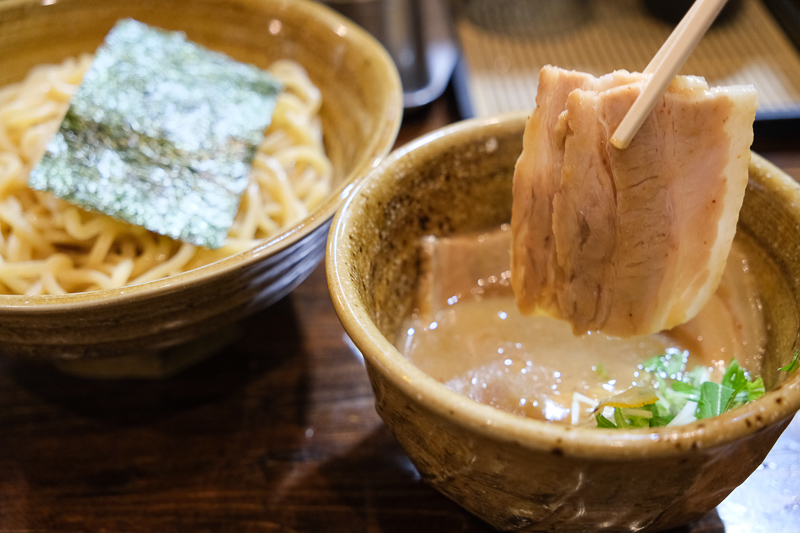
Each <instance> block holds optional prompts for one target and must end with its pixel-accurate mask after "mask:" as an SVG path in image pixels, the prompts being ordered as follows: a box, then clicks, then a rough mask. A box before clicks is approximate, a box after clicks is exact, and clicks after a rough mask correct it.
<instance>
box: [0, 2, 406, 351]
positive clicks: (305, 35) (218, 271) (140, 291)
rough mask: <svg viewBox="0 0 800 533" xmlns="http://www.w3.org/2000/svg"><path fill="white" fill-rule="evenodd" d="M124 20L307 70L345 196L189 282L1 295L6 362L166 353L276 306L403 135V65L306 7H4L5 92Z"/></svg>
mask: <svg viewBox="0 0 800 533" xmlns="http://www.w3.org/2000/svg"><path fill="white" fill-rule="evenodd" d="M125 17H132V18H135V19H137V20H140V21H142V22H146V23H149V24H152V25H155V26H158V27H161V28H164V29H168V30H180V31H183V32H185V33H186V34H187V36H188V38H189V39H191V40H193V41H195V42H198V43H200V44H202V45H204V46H206V47H208V48H210V49H213V50H217V51H221V52H224V53H226V54H228V55H230V56H231V57H233V58H235V59H237V60H240V61H244V62H249V63H253V64H256V65H259V66H262V67H266V66H268V65H269V64H270V63H272V62H273V61H275V60H277V59H281V58H286V59H294V60H296V61H298V62H299V63H300V64H301V65H303V66H304V67H305V68H306V70H307V71H308V73H309V75H310V77H311V78H312V81H313V82H314V83H315V84H316V85H317V86H318V87H319V88H320V90H321V92H322V95H323V100H324V104H323V107H322V110H321V115H322V121H323V132H324V133H323V136H324V141H325V147H326V151H327V153H328V156H329V157H330V159H331V160H332V162H333V167H334V186H333V191H332V193H331V194H330V195H329V197H328V198H327V199H326V200H325V201H324V202H323V203H322V205H321V206H320V207H319V208H317V209H316V210H315V211H314V212H313V213H311V214H310V215H309V216H308V217H307V218H305V219H304V220H302V221H301V222H299V223H298V224H295V225H294V226H292V227H290V228H287V229H286V230H285V231H283V233H281V234H279V235H277V236H276V237H274V238H272V239H270V240H269V241H265V242H264V243H263V244H260V245H259V246H257V247H256V248H254V249H252V250H250V251H247V252H244V253H240V254H238V255H234V256H232V257H229V258H227V259H224V260H222V261H219V262H217V263H214V264H211V265H208V266H204V267H202V268H197V269H195V270H192V271H189V272H187V273H185V274H181V275H177V276H174V277H170V278H166V279H162V280H159V281H154V282H151V283H145V284H141V285H137V286H130V287H126V288H124V289H119V290H102V291H95V292H87V293H81V294H72V295H65V296H38V297H30V298H28V297H20V296H0V350H2V351H3V352H5V353H7V354H14V355H21V356H30V357H38V358H50V359H68V360H75V359H81V358H87V357H100V356H120V355H129V354H136V355H139V354H146V353H156V352H159V351H161V350H164V349H166V348H169V347H172V346H176V345H182V344H184V343H187V342H189V341H196V340H197V339H198V338H199V337H201V336H204V335H205V336H206V337H209V334H210V333H211V332H215V331H218V330H220V328H222V327H223V326H225V325H226V324H230V323H232V322H234V321H237V320H238V319H241V318H242V317H244V316H246V315H248V314H250V313H253V312H255V311H257V310H259V309H261V308H264V307H265V306H267V305H269V304H270V303H272V302H275V301H276V300H278V299H279V298H281V297H282V296H284V295H286V294H287V293H288V292H289V291H291V290H292V289H293V288H294V287H295V286H296V285H298V284H299V283H300V282H301V281H302V280H303V279H305V277H306V276H307V275H308V274H309V273H310V272H311V271H312V270H313V269H314V267H315V266H316V265H317V264H318V263H319V261H321V259H322V257H323V255H324V251H325V241H326V238H327V231H328V228H329V225H330V220H331V218H332V216H333V214H334V212H335V211H336V209H337V208H338V207H340V206H341V204H342V202H343V199H344V197H345V195H346V193H347V191H348V187H349V185H350V184H351V182H352V181H353V180H354V179H355V178H356V177H359V176H361V175H363V174H364V173H365V172H366V171H367V170H369V169H371V168H372V167H374V166H375V165H377V163H378V162H379V161H380V160H381V159H382V158H383V157H384V156H385V155H386V154H387V153H388V151H389V150H390V149H391V147H392V145H393V143H394V140H395V138H396V135H397V132H398V129H399V126H400V120H401V114H402V90H401V87H400V80H399V76H398V74H397V70H396V68H395V66H394V63H393V62H392V61H391V59H390V58H389V56H388V54H387V53H386V52H385V50H384V49H383V48H382V47H381V46H380V44H379V43H378V42H377V41H376V40H375V39H374V38H372V37H371V36H370V35H368V34H367V33H366V32H365V31H363V30H361V29H360V28H359V27H357V26H356V25H355V24H353V23H351V22H349V21H348V20H347V19H345V18H344V17H342V16H340V15H338V14H336V13H335V12H333V11H332V10H331V9H329V8H327V7H325V6H323V5H321V4H319V3H316V2H310V1H305V0H292V1H290V0H197V1H193V2H191V4H188V3H186V2H184V1H181V0H142V1H136V2H126V1H121V0H114V1H105V2H97V1H94V0H58V1H53V2H50V1H42V0H30V1H28V0H5V1H3V2H0V86H3V85H6V84H8V83H11V82H15V81H19V80H21V79H22V78H23V77H24V76H25V74H26V73H27V72H28V70H29V69H30V68H31V67H33V66H35V65H38V64H42V63H54V62H60V61H61V60H63V59H64V58H66V57H69V56H76V55H79V54H80V53H83V52H93V51H94V50H95V49H96V48H97V46H98V45H99V44H100V43H101V42H102V41H103V38H104V37H105V35H106V34H107V33H108V31H109V30H110V28H111V27H112V26H113V25H114V23H115V22H116V21H117V20H118V19H121V18H125ZM210 337H214V338H219V335H215V334H211V335H210ZM199 344H202V345H208V342H207V341H202V342H200V343H199ZM212 344H213V342H212Z"/></svg>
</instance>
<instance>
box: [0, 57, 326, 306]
mask: <svg viewBox="0 0 800 533" xmlns="http://www.w3.org/2000/svg"><path fill="white" fill-rule="evenodd" d="M91 61H92V57H91V56H89V55H83V56H81V57H79V58H77V59H75V58H71V59H67V60H65V61H64V62H62V63H61V64H58V65H42V66H39V67H37V68H35V69H33V70H32V71H31V72H30V74H29V75H28V76H27V77H26V79H25V80H23V81H22V82H20V83H17V84H13V85H10V86H8V87H5V88H3V89H0V294H20V295H29V296H30V295H41V294H64V293H69V292H83V291H90V290H97V289H111V288H117V287H122V286H125V285H129V284H137V283H143V282H147V281H152V280H155V279H159V278H162V277H165V276H170V275H173V274H176V273H179V272H184V271H186V270H190V269H193V268H196V267H199V266H202V265H205V264H208V263H211V262H213V261H216V260H218V259H220V258H223V257H226V256H229V255H232V254H235V253H238V252H241V251H244V250H248V249H250V248H252V247H254V246H255V245H256V244H257V243H258V242H259V241H261V240H262V239H264V238H268V237H271V236H274V235H275V234H277V233H278V232H279V231H280V229H281V228H283V227H286V226H288V225H291V224H293V223H295V222H297V221H299V220H301V219H303V218H304V217H306V216H307V215H308V213H309V212H310V211H311V210H313V209H314V208H315V207H316V206H317V205H319V204H320V203H321V202H322V201H323V200H324V199H325V198H326V197H327V196H328V195H329V193H330V190H331V180H332V172H333V171H332V165H331V163H330V161H329V160H328V158H327V157H326V156H325V152H324V148H323V143H322V129H321V121H320V118H319V111H320V106H321V101H322V98H321V94H320V91H319V89H318V88H317V87H315V86H314V84H313V83H312V82H311V80H310V79H309V77H308V75H307V74H306V72H305V70H304V69H303V67H302V66H300V65H299V64H298V63H296V62H294V61H289V60H280V61H277V62H275V63H273V64H272V65H271V66H270V68H269V69H268V70H269V71H270V72H271V73H272V74H273V75H274V76H275V77H277V78H278V79H279V80H281V81H282V83H283V84H284V87H285V90H284V91H283V92H282V93H281V94H280V96H279V98H278V101H277V105H276V107H275V112H274V114H273V117H272V122H271V124H270V127H269V128H268V130H267V131H266V133H265V137H264V140H263V142H262V143H261V145H260V146H259V148H258V150H257V152H256V155H255V157H254V159H253V164H252V171H251V175H250V182H249V184H248V186H247V188H246V190H245V192H244V194H243V196H242V203H241V205H240V208H239V212H238V214H237V216H236V219H235V221H234V224H233V226H232V227H231V229H230V231H229V233H228V237H227V239H226V242H225V245H224V246H223V247H222V248H220V249H218V250H208V249H204V248H198V247H195V246H193V245H191V244H187V243H181V242H178V241H175V240H173V239H171V238H169V237H165V236H162V235H158V234H155V233H152V232H149V231H147V230H145V229H143V228H141V227H138V226H132V225H129V224H126V223H124V222H120V221H118V220H116V219H113V218H111V217H109V216H107V215H104V214H101V213H95V212H88V211H85V210H83V209H81V208H79V207H76V206H74V205H72V204H69V203H67V202H65V201H63V200H59V199H57V198H55V197H53V196H52V195H50V194H48V193H43V192H39V191H34V190H31V189H29V188H28V187H27V185H26V182H27V179H28V174H29V172H30V170H31V168H33V166H34V165H35V164H36V163H37V162H38V161H39V159H41V157H42V155H43V154H44V151H45V148H46V145H47V142H48V141H49V140H50V138H51V137H52V136H53V135H54V134H55V133H56V131H57V130H58V128H59V126H60V124H61V121H62V119H63V117H64V114H65V113H66V111H67V107H68V106H69V100H70V97H71V96H72V94H74V92H75V90H76V89H77V87H78V85H79V84H80V81H81V79H82V77H83V74H84V73H85V72H86V70H87V69H88V68H89V66H90V65H91Z"/></svg>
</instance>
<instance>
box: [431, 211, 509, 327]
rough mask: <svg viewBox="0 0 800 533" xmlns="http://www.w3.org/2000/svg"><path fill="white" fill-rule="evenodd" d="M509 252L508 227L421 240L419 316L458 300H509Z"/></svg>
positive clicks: (435, 311)
mask: <svg viewBox="0 0 800 533" xmlns="http://www.w3.org/2000/svg"><path fill="white" fill-rule="evenodd" d="M510 252H511V231H510V229H509V227H508V225H507V224H504V225H503V226H501V227H500V228H499V229H496V230H491V231H486V232H474V233H465V234H457V235H452V236H449V237H435V236H433V235H429V236H427V237H423V239H422V249H421V254H420V283H419V288H418V291H419V293H418V297H417V300H418V303H419V311H420V314H421V315H422V316H430V317H433V316H434V315H435V314H436V313H437V312H438V311H440V310H442V309H446V308H447V307H448V306H449V305H451V304H452V303H455V302H457V301H461V300H481V299H483V298H492V297H497V296H506V295H507V296H511V295H512V292H511V285H510V283H509V279H508V278H509V275H510V274H509V268H508V263H509V255H510Z"/></svg>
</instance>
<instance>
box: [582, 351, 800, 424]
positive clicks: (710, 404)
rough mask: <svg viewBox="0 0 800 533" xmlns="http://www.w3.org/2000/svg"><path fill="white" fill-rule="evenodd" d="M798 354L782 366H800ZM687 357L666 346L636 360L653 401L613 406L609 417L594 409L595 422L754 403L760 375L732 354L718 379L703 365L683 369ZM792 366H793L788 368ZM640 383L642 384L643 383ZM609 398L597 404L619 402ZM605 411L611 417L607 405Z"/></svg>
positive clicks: (690, 414) (673, 416)
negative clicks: (661, 352)
mask: <svg viewBox="0 0 800 533" xmlns="http://www.w3.org/2000/svg"><path fill="white" fill-rule="evenodd" d="M799 354H800V352H795V358H794V360H793V361H792V363H791V364H790V365H789V366H787V367H784V368H781V370H786V371H790V372H791V371H794V370H796V368H797V367H800V355H799ZM687 359H688V352H686V351H683V352H682V351H680V350H670V351H668V352H667V353H666V354H664V355H661V356H658V357H653V358H651V359H649V360H647V361H645V362H644V363H642V364H641V365H639V368H640V370H642V371H644V372H646V373H648V374H650V379H651V382H652V384H653V387H654V388H655V393H656V397H657V400H656V401H655V402H651V403H647V404H645V405H640V404H637V405H633V404H631V403H630V402H629V405H622V406H614V420H613V421H612V420H609V418H608V417H606V416H604V415H603V414H602V413H597V414H596V415H595V419H596V420H597V427H599V428H608V429H630V428H642V427H645V428H646V427H663V426H676V425H680V424H689V423H691V422H694V421H695V420H700V419H703V418H710V417H712V416H718V415H721V414H722V413H725V412H727V411H730V410H731V409H735V408H737V407H740V406H742V405H744V404H746V403H748V402H752V401H753V400H755V399H757V398H759V397H761V396H763V395H764V393H765V389H764V382H763V380H762V379H761V377H757V378H755V379H752V378H751V377H750V375H749V373H748V372H747V371H746V370H745V369H744V368H742V367H741V366H739V363H738V362H737V361H736V360H735V359H732V360H731V362H730V364H729V365H728V366H727V367H726V369H725V373H724V374H723V376H722V380H721V382H720V383H715V382H713V381H710V374H709V371H708V369H707V368H705V367H702V366H698V367H696V368H694V369H693V370H691V371H690V372H687V371H686V362H687ZM793 365H794V368H790V367H792V366H793ZM639 383H640V386H641V382H639ZM622 396H625V393H623V394H622ZM613 398H615V397H612V398H609V399H606V400H604V401H601V402H600V403H599V406H600V408H601V407H602V406H604V405H609V404H611V405H614V403H619V402H613ZM623 403H624V402H623ZM600 408H598V410H601V409H600ZM610 408H611V407H607V409H610ZM605 412H606V413H609V416H610V412H609V411H608V410H606V411H605Z"/></svg>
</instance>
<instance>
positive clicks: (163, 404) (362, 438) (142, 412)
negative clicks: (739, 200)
mask: <svg viewBox="0 0 800 533" xmlns="http://www.w3.org/2000/svg"><path fill="white" fill-rule="evenodd" d="M454 116H456V115H455V111H454V110H453V109H452V107H451V104H450V100H449V99H447V98H445V99H443V100H442V101H439V102H437V103H435V104H434V105H433V106H432V107H430V108H429V109H428V110H427V111H425V112H423V113H419V114H417V115H414V116H411V117H408V118H407V119H406V122H405V123H404V125H403V129H402V131H401V135H400V138H399V140H398V144H400V143H403V142H405V141H408V140H410V139H412V138H414V137H416V136H418V135H421V134H423V133H425V132H427V131H429V130H431V129H433V128H435V127H438V126H440V125H443V124H446V123H448V122H450V121H451V120H452V117H454ZM765 153H766V155H767V156H768V157H770V156H774V157H773V159H774V160H775V161H776V162H778V164H780V165H782V166H784V167H794V168H796V169H800V150H797V151H795V150H792V149H786V150H784V151H782V152H769V153H767V152H765ZM795 172H796V173H795V174H794V175H795V176H800V172H798V171H795ZM798 421H800V419H798ZM753 502H757V504H756V505H753ZM726 505H727V507H725V506H723V507H721V508H720V512H719V513H717V512H716V511H715V512H712V513H710V514H709V515H708V516H706V517H705V518H704V519H703V520H701V521H699V522H696V523H694V524H692V525H690V526H687V527H685V528H681V529H680V530H678V531H681V532H684V533H689V532H691V533H698V532H714V533H716V532H722V531H725V528H724V526H723V525H722V521H721V519H720V516H722V518H724V519H726V520H727V521H728V529H729V531H737V532H739V531H742V532H743V531H747V532H758V531H761V530H762V529H759V527H760V526H761V525H764V526H765V527H768V529H764V531H770V533H780V532H783V531H787V532H788V531H798V528H800V526H798V524H800V424H798V423H794V424H793V425H792V426H790V427H789V429H788V430H787V432H786V433H785V434H784V437H783V438H782V439H781V441H779V445H778V446H777V447H776V449H775V450H774V451H773V453H772V454H771V455H770V457H769V458H768V460H767V461H766V462H765V466H764V468H762V469H760V470H759V471H757V472H756V473H755V474H754V476H753V477H751V478H750V480H748V482H747V483H746V484H745V485H744V486H743V488H742V489H740V490H739V491H737V492H736V493H734V494H733V495H732V496H731V498H729V500H728V501H726ZM776 506H777V507H778V509H777V511H775V507H776ZM748 508H751V509H750V510H748ZM773 511H775V512H773ZM770 513H771V514H772V519H768V518H765V517H767V516H768V515H769V514H770ZM757 526H759V527H757ZM490 530H491V529H490V528H489V527H488V526H487V525H486V524H485V523H483V522H482V521H480V520H478V519H477V518H474V517H472V516H471V515H470V514H468V513H467V512H465V511H463V510H461V509H460V508H459V507H458V506H456V505H455V504H454V503H452V502H451V501H449V500H448V499H447V498H445V497H444V496H441V495H440V494H439V493H438V492H436V491H435V490H433V489H431V488H429V487H428V486H426V485H425V484H423V483H422V482H421V481H420V478H419V475H418V473H417V472H416V470H415V469H414V467H413V465H412V464H411V463H410V462H409V460H408V459H407V457H406V456H405V454H404V453H403V451H402V449H401V448H400V447H399V446H398V445H397V444H396V442H395V441H394V439H393V438H392V436H391V435H390V434H389V433H388V431H387V430H386V428H385V427H384V426H383V424H382V423H381V421H380V419H379V418H378V416H377V414H376V413H375V410H374V407H373V398H372V391H371V389H370V386H369V383H368V381H367V377H366V373H365V371H364V368H363V364H362V362H361V360H360V357H359V355H358V354H357V353H356V352H355V351H354V350H353V349H352V347H351V346H350V344H349V342H348V340H347V338H346V336H345V334H344V331H343V330H342V328H341V326H340V324H339V321H338V319H337V317H336V315H335V313H334V311H333V307H332V305H331V303H330V299H329V297H328V292H327V288H326V283H325V273H324V269H323V267H322V266H320V267H319V268H318V269H317V270H316V271H315V272H314V273H313V274H312V275H311V277H310V278H309V279H308V280H307V281H306V282H305V283H303V284H302V285H301V286H300V287H299V288H298V289H297V290H295V291H294V293H293V294H291V295H290V296H289V297H287V298H285V299H283V300H282V301H280V302H279V303H277V304H276V305H274V306H273V307H271V308H270V309H267V310H266V311H263V312H261V313H259V314H258V315H256V316H253V317H252V318H251V319H250V320H248V321H247V322H246V323H245V324H244V325H243V328H242V335H241V338H240V339H239V340H238V341H237V342H235V344H233V345H232V346H230V347H229V348H226V349H224V350H222V351H221V352H220V353H218V354H216V355H215V356H214V357H212V358H210V359H208V360H206V361H205V362H203V363H200V364H198V365H197V366H195V367H193V368H191V369H189V370H187V371H185V372H183V373H181V374H178V375H176V376H174V377H172V378H169V379H163V380H124V381H98V380H88V379H80V378H75V377H70V376H67V375H64V374H62V373H61V372H59V371H57V370H56V369H54V368H53V367H52V366H49V365H44V364H31V363H26V362H22V361H15V360H9V359H6V358H0V531H2V532H15V533H21V532H34V531H36V532H53V531H92V532H100V531H103V532H171V531H181V532H183V531H185V532H192V533H201V532H206V531H209V532H211V531H214V532H217V531H221V532H228V531H230V532H237V533H241V532H249V531H259V532H261V531H285V532H289V531H302V532H305V531H342V532H406V531H414V532H416V533H423V532H426V531H436V532H451V531H461V532H478V531H490Z"/></svg>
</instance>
